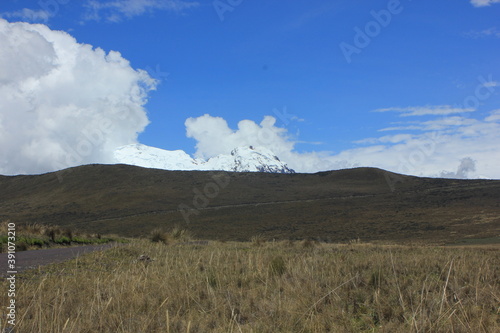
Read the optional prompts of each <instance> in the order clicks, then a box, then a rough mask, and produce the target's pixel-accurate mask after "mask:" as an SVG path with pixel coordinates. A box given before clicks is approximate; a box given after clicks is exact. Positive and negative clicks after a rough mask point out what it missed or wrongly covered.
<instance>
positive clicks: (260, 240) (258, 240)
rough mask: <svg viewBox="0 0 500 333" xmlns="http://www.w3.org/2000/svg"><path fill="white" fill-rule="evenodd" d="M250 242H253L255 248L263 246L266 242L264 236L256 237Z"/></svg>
mask: <svg viewBox="0 0 500 333" xmlns="http://www.w3.org/2000/svg"><path fill="white" fill-rule="evenodd" d="M250 241H251V242H252V245H253V246H261V245H262V244H263V243H264V242H265V241H266V240H265V239H264V236H262V235H255V236H252V238H250Z"/></svg>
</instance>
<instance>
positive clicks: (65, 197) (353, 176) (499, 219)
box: [0, 164, 500, 244]
mask: <svg viewBox="0 0 500 333" xmlns="http://www.w3.org/2000/svg"><path fill="white" fill-rule="evenodd" d="M0 188H2V190H3V191H1V192H0V220H10V221H12V222H16V223H46V224H58V225H61V226H63V227H70V228H76V229H79V230H85V231H90V232H96V233H97V232H99V233H116V234H119V235H122V236H139V235H142V236H145V235H147V234H148V233H149V232H150V231H151V230H152V229H154V228H164V229H169V228H172V227H173V226H175V225H180V226H182V227H185V228H188V229H189V230H190V231H191V232H192V233H193V234H195V235H196V236H197V237H200V238H204V239H220V240H248V239H250V238H251V237H252V236H254V235H263V236H265V237H266V238H271V239H272V238H276V239H305V238H314V239H317V238H321V239H328V240H331V241H348V240H350V239H356V238H358V237H359V238H361V239H362V240H369V241H377V240H381V241H382V240H385V241H387V240H390V241H395V242H408V241H411V242H414V241H421V242H431V243H438V244H442V243H447V242H456V241H459V240H461V239H476V238H485V237H498V235H500V203H499V202H498V197H500V181H495V180H456V179H455V180H453V179H436V178H419V177H413V176H404V175H399V174H394V173H391V172H387V171H384V170H381V169H376V168H354V169H344V170H335V171H327V172H319V173H315V174H300V173H294V174H278V173H258V172H257V173H256V172H226V171H166V170H159V169H149V168H141V167H136V166H131V165H123V164H120V165H99V164H94V165H86V166H79V167H74V168H70V169H67V170H63V171H61V172H56V173H47V174H43V175H32V176H26V175H20V176H2V177H0Z"/></svg>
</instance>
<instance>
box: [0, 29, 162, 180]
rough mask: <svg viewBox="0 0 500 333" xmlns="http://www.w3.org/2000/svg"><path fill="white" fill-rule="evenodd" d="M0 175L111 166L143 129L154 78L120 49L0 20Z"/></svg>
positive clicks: (58, 32) (154, 82)
mask: <svg viewBox="0 0 500 333" xmlns="http://www.w3.org/2000/svg"><path fill="white" fill-rule="evenodd" d="M0 45H2V47H1V48H0V174H17V173H41V172H49V171H55V170H60V169H63V168H67V167H70V166H76V165H81V164H86V163H111V162H113V161H112V152H113V151H114V149H115V148H116V147H118V146H121V145H125V144H130V143H136V142H137V135H138V133H140V132H142V131H143V130H144V128H145V127H146V125H147V124H148V122H149V121H148V118H147V115H146V112H145V110H144V108H143V105H144V104H145V103H146V101H147V94H148V91H149V90H151V89H154V88H155V84H156V81H155V80H153V79H151V78H150V77H149V76H148V74H147V73H146V72H145V71H141V70H134V69H133V68H132V67H131V66H130V64H129V62H128V61H127V60H126V59H124V58H123V57H122V56H121V55H120V53H118V52H113V51H111V52H109V53H106V52H104V51H103V50H102V49H99V48H93V47H92V46H91V45H87V44H79V43H77V42H76V40H75V39H74V38H73V37H72V36H70V35H69V34H67V33H65V32H61V31H53V30H50V29H49V28H48V27H47V26H45V25H41V24H37V25H35V24H29V23H9V22H7V21H5V20H3V19H0Z"/></svg>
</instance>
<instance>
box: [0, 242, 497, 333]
mask: <svg viewBox="0 0 500 333" xmlns="http://www.w3.org/2000/svg"><path fill="white" fill-rule="evenodd" d="M156 240H158V242H151V241H150V240H135V241H132V242H131V243H129V244H123V245H120V246H117V247H115V248H113V249H110V250H107V251H103V252H95V253H92V254H89V255H85V256H83V257H80V258H78V259H75V260H72V261H69V262H66V263H62V264H54V265H51V266H46V267H44V268H40V269H39V270H37V271H31V272H26V273H23V274H19V275H18V279H17V297H16V303H17V306H18V314H17V315H18V323H17V325H16V332H39V333H46V332H51V333H63V332H64V333H67V332H81V333H83V332H88V333H95V332H110V333H111V332H112V333H115V332H134V333H137V332H170V333H177V332H190V333H195V332H200V333H201V332H203V333H205V332H456V333H459V332H475V333H476V332H500V251H498V247H496V248H495V247H493V246H483V247H478V246H463V247H434V246H402V245H374V244H363V243H356V242H354V243H351V244H324V243H315V242H312V241H280V242H266V241H263V239H261V238H259V237H254V238H253V240H252V241H251V242H219V241H210V242H208V243H203V242H200V243H196V242H191V243H189V242H188V243H186V242H183V241H179V240H177V241H172V240H171V239H170V238H167V239H164V240H165V243H164V242H162V241H161V240H162V239H156ZM141 255H146V256H149V257H150V258H151V260H138V258H139V257H140V256H141ZM6 288H7V283H6V281H2V290H6ZM6 301H7V299H6V293H1V294H0V302H1V304H6V303H5V302H6ZM2 311H5V309H4V307H2ZM2 318H5V316H4V313H2ZM2 325H5V322H2ZM3 328H4V326H2V327H1V329H3Z"/></svg>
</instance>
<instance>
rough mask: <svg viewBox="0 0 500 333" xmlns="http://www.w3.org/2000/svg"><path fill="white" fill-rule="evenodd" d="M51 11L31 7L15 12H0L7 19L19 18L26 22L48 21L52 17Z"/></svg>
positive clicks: (0, 15)
mask: <svg viewBox="0 0 500 333" xmlns="http://www.w3.org/2000/svg"><path fill="white" fill-rule="evenodd" d="M51 16H52V15H51V13H49V12H48V11H46V10H42V9H39V10H33V9H29V8H23V9H21V10H17V11H13V12H5V13H0V17H2V18H6V19H15V20H16V19H19V20H20V21H25V22H47V21H48V20H49V18H50V17H51Z"/></svg>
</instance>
